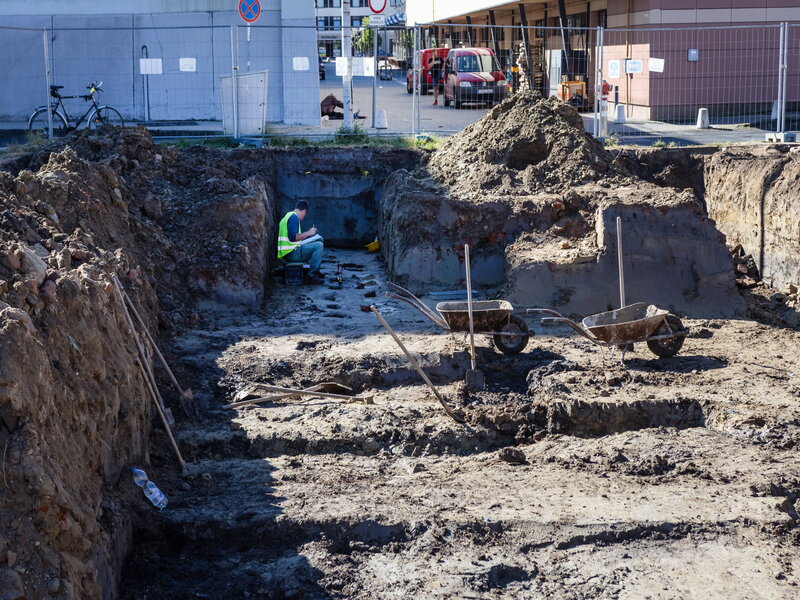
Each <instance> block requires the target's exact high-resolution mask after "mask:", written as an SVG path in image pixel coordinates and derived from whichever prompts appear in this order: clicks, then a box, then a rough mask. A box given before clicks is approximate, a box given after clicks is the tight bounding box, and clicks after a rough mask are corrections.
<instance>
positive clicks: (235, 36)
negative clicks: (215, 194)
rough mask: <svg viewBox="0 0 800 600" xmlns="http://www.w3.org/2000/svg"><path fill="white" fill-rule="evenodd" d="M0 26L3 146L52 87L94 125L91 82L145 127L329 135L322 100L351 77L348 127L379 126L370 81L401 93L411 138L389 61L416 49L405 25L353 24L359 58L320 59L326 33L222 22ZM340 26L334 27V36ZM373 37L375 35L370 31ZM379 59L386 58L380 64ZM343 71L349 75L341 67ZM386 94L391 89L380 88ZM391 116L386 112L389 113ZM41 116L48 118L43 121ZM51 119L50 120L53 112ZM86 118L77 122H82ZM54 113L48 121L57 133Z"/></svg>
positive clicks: (106, 100) (17, 135) (62, 108)
mask: <svg viewBox="0 0 800 600" xmlns="http://www.w3.org/2000/svg"><path fill="white" fill-rule="evenodd" d="M122 22H123V20H122V18H120V25H119V26H113V25H112V26H104V27H91V28H87V27H74V28H64V27H62V28H45V29H33V28H19V27H0V41H1V42H2V44H3V47H4V49H5V50H6V52H5V53H4V55H3V56H0V72H2V73H3V75H2V78H3V80H4V83H5V89H6V94H4V95H2V96H0V141H4V142H6V143H9V142H21V141H25V139H26V138H27V137H28V136H27V130H28V120H29V118H30V117H31V115H32V114H33V113H34V111H35V110H36V109H37V108H40V107H46V106H48V105H49V104H51V103H53V104H54V103H55V98H54V97H53V96H52V94H51V91H50V86H62V87H61V89H60V90H59V92H58V93H60V94H62V95H63V96H65V97H67V98H66V99H65V100H64V101H63V105H59V106H58V107H57V109H56V107H55V106H54V110H57V112H58V113H61V114H63V116H64V117H65V118H66V120H68V121H69V125H70V126H75V125H77V126H78V127H81V128H82V127H87V126H90V125H92V123H91V119H90V117H91V112H90V114H85V113H86V112H87V109H91V108H92V103H91V99H86V98H83V97H82V96H85V95H87V94H89V92H90V90H89V89H88V88H89V84H90V83H95V84H98V83H100V82H102V86H95V88H96V89H97V91H96V92H95V93H94V96H95V99H96V101H97V102H98V104H101V105H108V106H111V107H113V108H114V109H115V110H116V111H118V112H119V113H120V114H121V115H122V118H123V119H124V121H125V123H126V124H129V125H130V124H144V125H146V126H148V127H149V128H151V130H153V131H154V132H156V133H160V134H163V135H177V134H184V135H197V136H209V135H232V136H236V137H241V136H262V135H270V134H272V133H275V132H276V131H277V132H279V133H280V134H281V135H291V134H299V135H307V136H312V137H313V136H315V135H330V134H331V133H332V132H335V131H336V130H337V129H338V128H339V127H340V126H341V124H342V122H343V121H344V120H343V119H337V118H336V117H340V116H341V115H342V110H341V109H338V110H337V111H336V113H335V114H334V115H332V116H333V118H326V119H322V118H321V117H322V115H321V106H320V105H321V101H322V100H323V99H324V98H325V97H326V96H328V95H329V94H334V95H335V96H336V99H337V100H339V101H341V100H343V99H344V98H343V96H344V95H345V94H344V90H343V80H344V78H345V76H346V75H349V76H350V77H349V79H350V86H349V96H350V106H351V108H352V109H353V110H354V111H358V112H360V114H359V115H357V116H358V117H366V118H357V119H356V120H355V122H356V123H357V124H359V125H361V126H362V127H363V128H364V129H369V128H370V127H374V126H375V125H376V124H375V123H374V119H375V115H376V112H377V109H375V108H374V107H375V106H376V100H375V97H376V95H377V93H378V92H377V90H378V88H379V87H380V86H379V85H376V82H378V81H380V82H385V84H391V85H393V86H394V87H395V88H396V89H395V90H391V91H396V92H397V94H396V96H397V97H396V103H395V104H396V105H397V106H391V107H387V108H388V109H389V111H391V112H394V113H396V112H398V109H399V108H400V107H402V109H403V112H404V114H405V115H406V117H405V127H404V129H405V130H404V132H405V133H410V130H411V126H410V114H411V102H410V99H409V98H408V97H407V94H405V88H404V75H405V72H406V69H405V63H404V62H402V60H401V59H400V58H395V60H393V61H391V62H390V61H388V60H386V55H387V51H386V50H385V47H386V46H388V42H389V41H391V42H392V47H393V49H394V50H396V51H397V52H396V54H397V55H398V56H402V55H403V54H405V52H404V48H406V47H407V48H409V53H410V47H411V45H412V35H413V31H412V30H407V29H405V28H386V27H381V28H360V27H351V28H348V33H349V34H350V39H351V46H352V49H353V53H354V54H355V56H354V57H353V58H352V59H351V60H350V61H343V60H342V59H341V58H335V57H328V58H327V59H326V60H324V61H323V60H322V58H321V57H320V56H319V47H320V46H319V36H320V34H321V33H322V32H323V30H325V31H326V32H327V29H329V28H328V27H301V26H296V27H287V26H270V25H265V26H258V25H224V26H193V27H148V26H131V25H130V24H129V23H128V24H126V25H124V26H123V25H122ZM342 31H343V29H342V28H341V27H339V28H337V33H338V34H339V35H340V36H341V35H342ZM376 32H377V34H376ZM376 56H380V57H382V59H381V60H380V61H379V60H377V59H376ZM348 69H349V71H348ZM387 91H388V90H387ZM389 111H387V112H389ZM47 112H48V111H46V110H45V111H44V113H43V114H44V116H47ZM51 114H53V113H51ZM82 116H85V117H86V118H84V119H82V120H80V121H79V119H80V117H82ZM60 122H61V117H60V116H59V115H55V122H54V125H55V126H56V128H57V129H59V124H60Z"/></svg>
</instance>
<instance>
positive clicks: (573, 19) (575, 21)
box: [567, 12, 586, 29]
mask: <svg viewBox="0 0 800 600" xmlns="http://www.w3.org/2000/svg"><path fill="white" fill-rule="evenodd" d="M574 27H586V13H585V12H582V13H577V14H574V15H567V28H568V29H572V28H574Z"/></svg>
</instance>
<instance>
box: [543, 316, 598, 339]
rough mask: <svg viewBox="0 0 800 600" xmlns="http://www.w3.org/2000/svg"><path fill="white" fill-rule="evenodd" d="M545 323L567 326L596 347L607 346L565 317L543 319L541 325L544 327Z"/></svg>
mask: <svg viewBox="0 0 800 600" xmlns="http://www.w3.org/2000/svg"><path fill="white" fill-rule="evenodd" d="M551 312H554V311H551ZM547 323H563V324H564V325H568V326H569V327H572V329H574V330H575V331H577V332H578V333H579V334H581V335H582V336H583V337H585V338H586V339H587V340H589V341H590V342H593V343H595V344H597V345H598V346H605V345H607V344H606V343H605V342H601V341H599V340H598V339H597V338H596V337H594V336H593V335H592V334H591V333H589V332H588V331H586V329H584V328H583V327H581V326H580V325H578V323H576V322H575V321H573V320H572V319H568V318H566V317H561V316H559V317H545V318H543V319H542V325H545V324H547Z"/></svg>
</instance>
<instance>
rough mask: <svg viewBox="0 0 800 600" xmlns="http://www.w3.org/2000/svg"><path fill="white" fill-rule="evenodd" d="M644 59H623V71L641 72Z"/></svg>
mask: <svg viewBox="0 0 800 600" xmlns="http://www.w3.org/2000/svg"><path fill="white" fill-rule="evenodd" d="M643 62H644V61H641V60H630V59H628V60H626V61H625V72H626V73H641V72H642V70H643V69H644V64H642V63H643Z"/></svg>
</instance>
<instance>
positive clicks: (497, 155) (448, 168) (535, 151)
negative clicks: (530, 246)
mask: <svg viewBox="0 0 800 600" xmlns="http://www.w3.org/2000/svg"><path fill="white" fill-rule="evenodd" d="M611 162H612V161H611V159H610V157H609V156H608V153H607V152H606V151H605V149H604V148H603V146H602V145H601V144H600V142H598V141H597V140H596V139H594V138H593V137H592V136H590V135H588V134H587V133H586V131H585V130H584V126H583V120H582V119H581V116H580V115H579V114H578V111H576V110H575V109H574V108H573V107H571V106H569V105H568V104H565V103H564V102H561V101H560V100H558V99H556V98H547V99H544V100H543V99H542V98H541V97H540V96H539V95H538V94H534V93H525V94H518V95H515V96H513V97H512V98H509V99H508V100H506V101H505V102H503V103H501V104H499V105H498V106H496V107H495V108H494V109H492V110H491V111H490V112H489V113H488V114H487V115H486V116H485V117H484V118H482V119H481V120H480V121H478V122H476V123H474V124H472V125H470V126H469V127H467V128H466V129H464V131H462V132H461V133H458V134H456V135H454V136H453V137H451V138H450V139H448V140H447V141H446V142H444V144H442V146H441V148H439V150H438V151H437V152H436V153H435V154H434V155H433V157H432V158H431V160H430V163H429V165H428V169H429V171H430V173H431V174H432V175H433V177H434V178H435V179H436V180H438V181H439V182H440V183H442V184H444V185H446V186H448V187H449V188H450V189H451V190H452V191H453V192H455V193H459V194H463V195H466V196H471V195H476V194H480V193H481V192H482V191H486V190H491V191H492V193H493V194H494V195H519V194H531V193H536V192H543V191H560V190H563V189H565V188H567V187H569V186H572V185H576V184H580V183H587V182H590V181H597V180H598V179H601V178H602V177H604V176H606V175H608V174H609V171H610V165H611Z"/></svg>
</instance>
